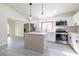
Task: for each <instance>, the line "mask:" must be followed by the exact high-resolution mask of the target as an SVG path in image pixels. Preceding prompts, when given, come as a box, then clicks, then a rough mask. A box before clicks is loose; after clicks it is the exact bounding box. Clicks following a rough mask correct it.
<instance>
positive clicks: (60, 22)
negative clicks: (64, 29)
mask: <svg viewBox="0 0 79 59" xmlns="http://www.w3.org/2000/svg"><path fill="white" fill-rule="evenodd" d="M65 25H67V21H56V26H65Z"/></svg>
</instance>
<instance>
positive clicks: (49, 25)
mask: <svg viewBox="0 0 79 59" xmlns="http://www.w3.org/2000/svg"><path fill="white" fill-rule="evenodd" d="M41 30H42V31H46V32H48V31H52V30H53V22H52V21H50V22H41Z"/></svg>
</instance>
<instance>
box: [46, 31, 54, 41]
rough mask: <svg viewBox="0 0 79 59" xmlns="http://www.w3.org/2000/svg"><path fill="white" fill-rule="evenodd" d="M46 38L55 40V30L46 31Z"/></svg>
mask: <svg viewBox="0 0 79 59" xmlns="http://www.w3.org/2000/svg"><path fill="white" fill-rule="evenodd" d="M46 37H47V40H48V41H51V42H55V32H49V33H47V36H46Z"/></svg>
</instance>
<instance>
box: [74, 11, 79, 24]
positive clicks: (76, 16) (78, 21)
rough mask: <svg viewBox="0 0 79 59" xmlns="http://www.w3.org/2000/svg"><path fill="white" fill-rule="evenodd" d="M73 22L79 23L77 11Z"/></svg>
mask: <svg viewBox="0 0 79 59" xmlns="http://www.w3.org/2000/svg"><path fill="white" fill-rule="evenodd" d="M73 24H74V25H79V12H77V13H76V14H75V15H74V16H73Z"/></svg>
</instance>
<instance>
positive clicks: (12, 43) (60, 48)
mask: <svg viewBox="0 0 79 59" xmlns="http://www.w3.org/2000/svg"><path fill="white" fill-rule="evenodd" d="M7 41H8V45H6V46H2V47H0V56H74V55H77V54H76V53H75V52H74V51H73V49H72V48H71V47H69V46H68V45H63V44H58V43H52V42H48V47H47V50H46V51H45V52H44V53H43V54H42V53H38V52H36V51H32V50H30V49H25V48H24V43H23V39H22V38H21V39H20V38H19V39H18V38H16V39H15V38H8V40H7Z"/></svg>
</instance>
